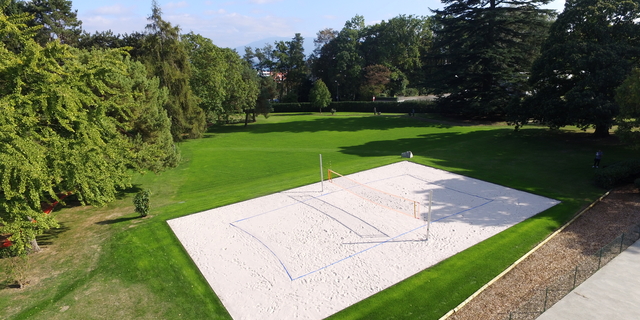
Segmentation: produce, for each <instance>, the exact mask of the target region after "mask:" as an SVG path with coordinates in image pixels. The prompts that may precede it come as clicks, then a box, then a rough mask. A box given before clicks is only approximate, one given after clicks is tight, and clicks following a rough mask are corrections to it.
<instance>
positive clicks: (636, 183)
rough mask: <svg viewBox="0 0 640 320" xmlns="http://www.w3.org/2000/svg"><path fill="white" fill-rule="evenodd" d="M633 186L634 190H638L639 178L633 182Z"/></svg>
mask: <svg viewBox="0 0 640 320" xmlns="http://www.w3.org/2000/svg"><path fill="white" fill-rule="evenodd" d="M633 184H634V185H635V186H636V188H640V178H637V179H636V180H634V181H633Z"/></svg>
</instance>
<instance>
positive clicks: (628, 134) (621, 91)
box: [615, 68, 640, 149]
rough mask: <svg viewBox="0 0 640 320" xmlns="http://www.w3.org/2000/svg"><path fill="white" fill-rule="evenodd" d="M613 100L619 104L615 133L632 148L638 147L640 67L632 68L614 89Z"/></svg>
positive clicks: (639, 135)
mask: <svg viewBox="0 0 640 320" xmlns="http://www.w3.org/2000/svg"><path fill="white" fill-rule="evenodd" d="M615 101H616V103H618V105H620V114H619V115H618V117H617V121H616V123H617V125H618V129H617V130H616V135H617V136H618V137H620V140H622V141H624V142H626V143H628V144H630V145H631V146H632V147H633V148H635V149H638V148H640V132H639V131H638V129H640V69H637V68H636V69H633V71H632V72H631V74H630V75H629V76H628V77H627V79H625V80H624V81H623V82H622V84H621V85H620V86H619V87H618V88H617V89H616V96H615Z"/></svg>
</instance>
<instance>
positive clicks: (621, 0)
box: [510, 0, 640, 137]
mask: <svg viewBox="0 0 640 320" xmlns="http://www.w3.org/2000/svg"><path fill="white" fill-rule="evenodd" d="M639 18H640V9H639V7H638V3H637V2H634V1H628V0H612V1H605V0H571V1H567V2H566V4H565V10H564V11H563V12H562V14H560V15H559V16H558V19H557V20H556V21H555V22H554V23H553V25H552V26H551V30H550V33H549V37H548V39H547V40H546V42H545V44H544V48H543V53H542V55H541V56H540V57H539V58H538V59H537V60H536V62H535V63H534V65H533V68H532V71H531V78H530V83H531V85H532V86H533V95H532V96H531V97H528V98H527V99H526V100H525V101H524V103H523V105H522V106H520V107H519V108H517V109H516V110H514V112H513V114H512V116H511V117H510V119H511V122H512V123H514V124H516V127H518V126H520V125H522V124H525V123H526V122H527V121H529V120H530V119H533V120H536V121H538V122H540V123H542V124H544V125H547V126H549V127H551V128H559V127H563V126H567V125H576V126H578V127H579V128H582V129H587V128H589V127H595V133H594V135H595V136H599V137H602V136H607V135H609V129H610V128H611V126H612V125H613V124H614V119H615V117H616V116H617V115H618V112H619V105H618V104H617V103H616V102H615V100H614V96H615V90H616V88H617V87H619V86H620V85H621V84H622V82H623V81H624V79H625V78H626V77H627V76H628V75H629V73H630V72H631V70H632V68H633V67H634V66H635V65H636V64H637V61H638V58H640V37H639V36H638V35H639V34H640V25H639V24H638V23H637V22H636V21H638V19H639Z"/></svg>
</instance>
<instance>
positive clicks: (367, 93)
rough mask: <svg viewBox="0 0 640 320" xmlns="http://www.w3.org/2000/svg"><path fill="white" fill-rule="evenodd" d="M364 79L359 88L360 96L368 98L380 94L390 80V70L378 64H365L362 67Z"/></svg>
mask: <svg viewBox="0 0 640 320" xmlns="http://www.w3.org/2000/svg"><path fill="white" fill-rule="evenodd" d="M364 79H365V80H364V82H363V83H362V87H361V88H360V92H361V96H363V97H366V98H369V99H370V98H371V97H375V96H380V94H381V93H383V92H384V91H385V88H386V85H387V84H389V82H391V70H389V68H387V67H385V66H383V65H379V64H376V65H371V66H367V67H366V68H364Z"/></svg>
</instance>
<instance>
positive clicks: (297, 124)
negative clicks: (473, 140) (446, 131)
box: [205, 115, 452, 137]
mask: <svg viewBox="0 0 640 320" xmlns="http://www.w3.org/2000/svg"><path fill="white" fill-rule="evenodd" d="M426 127H434V128H451V127H452V126H451V125H449V124H443V123H434V122H429V121H420V120H417V119H414V118H409V117H406V116H397V115H391V116H357V117H356V116H349V117H340V116H335V117H317V118H310V119H305V118H301V119H300V121H291V122H278V123H260V122H257V123H253V124H252V125H250V126H248V127H244V126H237V125H230V126H215V127H210V128H209V130H208V133H207V134H205V137H207V136H208V137H211V134H216V133H232V132H250V133H256V134H259V133H274V132H291V133H302V132H320V131H337V132H357V131H361V130H390V129H397V128H426Z"/></svg>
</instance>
